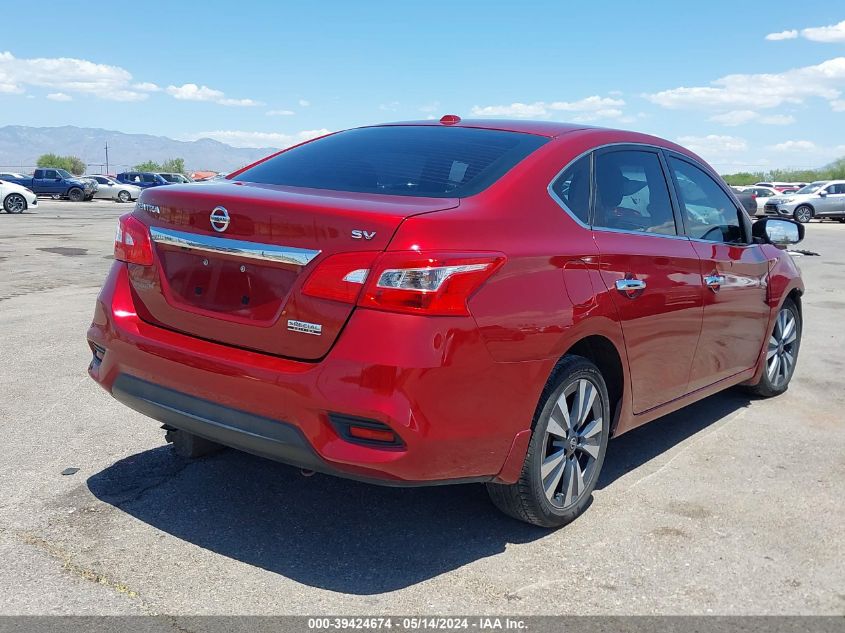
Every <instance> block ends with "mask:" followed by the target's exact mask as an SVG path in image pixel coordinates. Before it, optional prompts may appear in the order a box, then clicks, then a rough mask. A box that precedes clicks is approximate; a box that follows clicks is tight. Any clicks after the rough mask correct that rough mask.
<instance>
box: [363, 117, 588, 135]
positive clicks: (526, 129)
mask: <svg viewBox="0 0 845 633" xmlns="http://www.w3.org/2000/svg"><path fill="white" fill-rule="evenodd" d="M405 125H408V126H411V125H414V126H419V125H424V126H429V127H465V128H479V129H485V130H500V131H503V132H522V133H524V134H536V135H539V136H547V137H550V138H553V137H555V136H560V135H561V134H566V133H568V132H575V131H576V130H584V129H589V128H591V127H592V126H589V125H580V124H576V123H559V122H556V121H528V120H526V121H515V120H511V119H461V120H460V121H459V122H457V123H450V124H448V125H446V124H443V123H441V122H440V121H438V120H437V119H426V120H422V121H396V122H394V123H379V124H377V125H369V126H364V127H391V126H405ZM596 129H601V128H596Z"/></svg>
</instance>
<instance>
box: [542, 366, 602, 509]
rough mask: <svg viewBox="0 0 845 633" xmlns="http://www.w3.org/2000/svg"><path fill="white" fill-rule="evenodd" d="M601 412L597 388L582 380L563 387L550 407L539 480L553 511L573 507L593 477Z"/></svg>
mask: <svg viewBox="0 0 845 633" xmlns="http://www.w3.org/2000/svg"><path fill="white" fill-rule="evenodd" d="M603 409H604V406H603V404H602V399H601V397H600V396H599V389H598V387H597V386H596V385H595V384H593V383H592V382H591V381H590V380H587V379H586V378H581V379H579V380H576V381H574V382H573V383H572V384H570V385H569V386H567V387H566V389H564V390H563V393H561V395H560V397H559V398H558V400H557V402H556V403H555V406H554V407H553V408H552V412H551V414H550V417H549V421H548V424H547V425H546V435H545V438H544V441H543V447H544V451H543V461H542V463H541V465H540V477H541V479H542V482H543V490H544V491H545V493H546V498H547V499H548V501H549V502H550V503H551V504H552V505H553V506H555V507H556V508H561V509H563V508H569V507H571V506H573V505H574V504H576V503H577V502H578V500H579V499H580V498H581V497H582V496H583V494H584V491H585V490H588V489H590V487H591V484H592V480H593V479H594V478H595V477H596V476H597V472H598V471H597V469H596V463H597V461H596V460H597V459H598V457H599V451H600V449H601V438H602V426H603V425H604V424H605V412H604V411H603Z"/></svg>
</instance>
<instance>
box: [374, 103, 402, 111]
mask: <svg viewBox="0 0 845 633" xmlns="http://www.w3.org/2000/svg"><path fill="white" fill-rule="evenodd" d="M378 109H379V110H381V111H383V112H396V111H397V110H398V109H399V102H398V101H391V102H390V103H380V104H379V106H378Z"/></svg>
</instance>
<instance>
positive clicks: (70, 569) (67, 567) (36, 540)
mask: <svg viewBox="0 0 845 633" xmlns="http://www.w3.org/2000/svg"><path fill="white" fill-rule="evenodd" d="M17 536H18V538H19V539H20V540H21V541H22V542H23V543H25V544H26V545H30V546H32V547H36V548H38V549H40V550H41V551H43V552H46V553H47V554H48V555H50V556H51V557H53V558H55V559H56V560H58V561H59V562H60V563H61V564H62V569H63V570H64V571H66V572H67V573H69V574H70V575H72V576H75V577H77V578H82V579H83V580H87V581H88V582H92V583H94V584H96V585H101V586H103V587H108V588H109V589H111V590H113V591H115V592H117V593H119V594H122V595H124V596H126V597H127V598H132V599H137V600H139V601H140V604H141V606H142V607H143V608H144V609H145V610H147V609H148V608H147V605H146V604H145V603H144V601H143V599H142V598H141V596H140V594H139V593H138V592H137V591H135V590H134V589H131V588H130V587H129V586H128V585H126V584H125V583H122V582H119V581H117V580H115V579H114V578H111V577H110V576H108V575H106V574H104V573H101V572H98V571H95V570H93V569H90V568H89V567H86V566H85V565H81V564H79V563H77V562H76V561H75V560H74V558H73V555H72V554H70V553H69V552H67V551H65V550H64V549H63V548H61V547H59V546H58V545H55V544H53V543H50V542H49V541H47V540H46V539H44V538H42V537H40V536H37V535H35V534H31V533H29V532H18V533H17Z"/></svg>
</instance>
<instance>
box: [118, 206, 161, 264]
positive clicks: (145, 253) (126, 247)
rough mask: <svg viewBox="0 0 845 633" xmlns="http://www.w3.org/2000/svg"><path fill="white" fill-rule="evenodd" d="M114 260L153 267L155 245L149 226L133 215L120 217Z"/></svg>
mask: <svg viewBox="0 0 845 633" xmlns="http://www.w3.org/2000/svg"><path fill="white" fill-rule="evenodd" d="M114 258H115V259H116V260H118V261H121V262H126V263H127V264H138V265H140V266H152V263H153V245H152V242H151V241H150V231H149V229H148V228H147V226H146V225H145V224H144V223H143V222H141V221H140V220H138V219H137V218H134V217H132V214H130V213H127V214H126V215H122V216H120V218H118V220H117V231H115V235H114Z"/></svg>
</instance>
